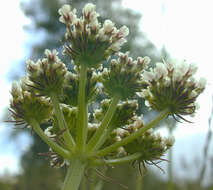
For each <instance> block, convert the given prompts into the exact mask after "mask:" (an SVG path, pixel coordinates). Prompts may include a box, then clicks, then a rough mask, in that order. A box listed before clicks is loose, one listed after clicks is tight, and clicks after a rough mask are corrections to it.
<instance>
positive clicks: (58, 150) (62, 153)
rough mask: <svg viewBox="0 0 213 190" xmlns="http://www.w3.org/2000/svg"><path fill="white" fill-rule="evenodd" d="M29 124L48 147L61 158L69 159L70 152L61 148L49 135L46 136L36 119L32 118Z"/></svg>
mask: <svg viewBox="0 0 213 190" xmlns="http://www.w3.org/2000/svg"><path fill="white" fill-rule="evenodd" d="M30 124H31V126H32V127H33V130H34V131H35V132H36V133H37V134H38V135H39V136H40V137H41V139H42V140H43V141H44V142H45V143H47V144H48V145H49V146H50V148H52V149H53V150H54V151H55V152H56V153H58V154H59V155H60V156H62V157H63V158H66V159H70V153H69V152H68V151H67V150H65V149H63V148H62V147H61V146H59V145H58V144H57V143H55V142H54V141H52V140H51V139H50V138H49V137H47V136H46V135H45V134H44V132H43V130H42V129H41V128H40V125H39V124H38V122H37V121H36V120H34V119H32V120H31V123H30Z"/></svg>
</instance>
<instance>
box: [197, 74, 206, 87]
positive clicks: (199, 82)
mask: <svg viewBox="0 0 213 190" xmlns="http://www.w3.org/2000/svg"><path fill="white" fill-rule="evenodd" d="M205 86H206V79H205V78H203V77H201V78H200V80H199V81H198V83H197V88H200V89H204V88H205Z"/></svg>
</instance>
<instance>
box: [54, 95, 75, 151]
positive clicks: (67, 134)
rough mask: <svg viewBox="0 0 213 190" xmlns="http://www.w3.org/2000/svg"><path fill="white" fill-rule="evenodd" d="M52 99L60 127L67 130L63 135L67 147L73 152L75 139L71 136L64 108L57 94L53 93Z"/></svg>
mask: <svg viewBox="0 0 213 190" xmlns="http://www.w3.org/2000/svg"><path fill="white" fill-rule="evenodd" d="M51 100H52V103H53V107H54V110H55V114H56V118H57V120H58V124H59V127H60V129H61V130H65V132H64V133H63V137H64V140H65V143H66V145H67V148H68V149H69V150H70V151H71V152H73V150H74V147H75V141H74V139H73V138H72V136H71V134H70V132H69V130H68V127H67V124H66V121H65V119H64V115H63V113H62V110H61V108H60V104H59V101H58V97H57V95H56V94H52V95H51Z"/></svg>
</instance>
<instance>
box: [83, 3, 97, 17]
mask: <svg viewBox="0 0 213 190" xmlns="http://www.w3.org/2000/svg"><path fill="white" fill-rule="evenodd" d="M95 8H96V5H94V4H92V3H87V4H86V5H85V6H84V8H83V10H82V13H83V15H85V16H86V17H87V16H88V15H89V14H91V13H92V12H93V11H95Z"/></svg>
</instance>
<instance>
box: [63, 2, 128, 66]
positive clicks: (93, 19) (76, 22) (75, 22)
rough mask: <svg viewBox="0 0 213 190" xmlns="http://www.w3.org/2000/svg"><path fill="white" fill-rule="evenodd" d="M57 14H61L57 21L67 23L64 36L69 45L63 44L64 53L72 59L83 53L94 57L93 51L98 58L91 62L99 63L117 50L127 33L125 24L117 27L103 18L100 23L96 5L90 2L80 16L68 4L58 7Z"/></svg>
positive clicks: (124, 40)
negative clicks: (102, 21)
mask: <svg viewBox="0 0 213 190" xmlns="http://www.w3.org/2000/svg"><path fill="white" fill-rule="evenodd" d="M59 14H60V15H61V16H60V18H59V21H60V22H62V23H65V24H66V25H67V32H66V34H65V37H66V39H67V41H68V42H70V45H69V46H65V51H64V53H66V54H68V55H69V56H71V58H72V59H73V60H74V61H75V60H76V59H77V57H78V56H79V57H80V56H81V57H82V56H83V55H85V53H86V54H87V56H93V57H95V56H94V53H97V54H98V55H99V57H100V59H98V60H93V62H94V61H96V62H98V63H99V62H100V61H102V60H103V59H107V58H108V57H109V56H110V55H111V54H112V53H113V52H117V51H119V50H120V49H121V46H122V45H123V44H124V43H125V42H126V39H125V38H126V36H128V34H129V29H128V28H127V27H126V26H122V27H121V28H120V29H117V28H116V27H115V24H114V23H113V22H112V21H110V20H105V21H104V23H103V25H102V24H101V23H100V22H99V21H98V17H99V14H98V13H97V12H96V6H95V5H93V4H92V3H88V4H86V5H85V7H84V8H83V10H82V16H81V17H80V18H78V16H77V15H76V10H75V9H73V10H72V9H71V6H70V5H64V6H63V7H62V8H61V9H59ZM79 39H81V40H80V41H79ZM101 49H102V50H101ZM98 50H99V51H98ZM100 50H101V52H100ZM87 61H88V60H87ZM96 64H97V63H96Z"/></svg>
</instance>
